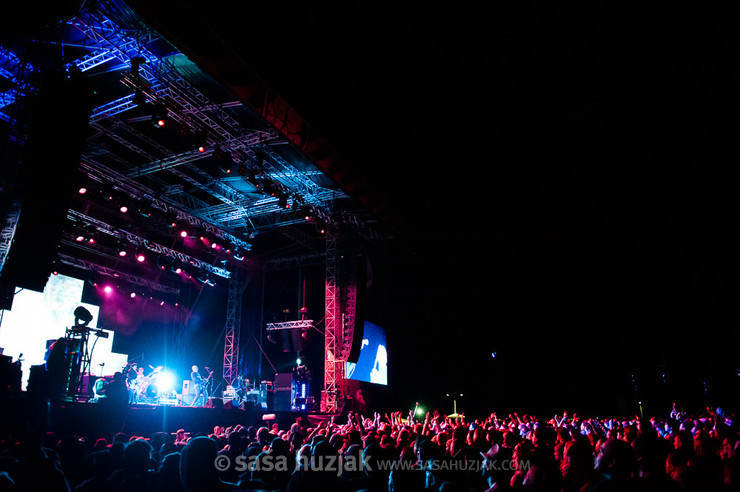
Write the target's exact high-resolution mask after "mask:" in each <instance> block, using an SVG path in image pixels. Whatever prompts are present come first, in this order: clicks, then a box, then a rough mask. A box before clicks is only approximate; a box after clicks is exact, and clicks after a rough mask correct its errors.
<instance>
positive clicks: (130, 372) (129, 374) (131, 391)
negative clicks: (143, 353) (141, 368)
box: [122, 362, 138, 403]
mask: <svg viewBox="0 0 740 492" xmlns="http://www.w3.org/2000/svg"><path fill="white" fill-rule="evenodd" d="M137 369H138V366H137V364H136V362H129V363H127V364H126V366H125V367H124V368H123V371H122V373H123V375H124V376H126V387H127V388H128V402H129V403H136V396H137V388H136V375H137V374H136V373H137Z"/></svg>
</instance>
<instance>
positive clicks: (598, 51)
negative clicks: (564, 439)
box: [213, 2, 740, 411]
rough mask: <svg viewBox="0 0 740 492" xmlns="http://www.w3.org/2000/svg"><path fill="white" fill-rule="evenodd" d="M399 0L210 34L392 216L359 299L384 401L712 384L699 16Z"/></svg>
mask: <svg viewBox="0 0 740 492" xmlns="http://www.w3.org/2000/svg"><path fill="white" fill-rule="evenodd" d="M402 3H403V5H397V4H396V3H394V2H389V3H387V4H378V3H374V4H372V5H363V6H359V5H355V4H351V3H350V4H345V3H342V4H334V3H332V2H323V3H322V2H320V3H319V4H318V5H317V4H315V3H312V4H311V5H310V6H309V5H303V4H299V3H298V2H296V5H293V4H292V3H290V2H289V3H287V4H282V3H281V4H280V5H279V6H278V5H262V6H260V7H250V8H249V9H250V10H249V11H248V12H245V14H244V15H243V16H240V15H236V16H232V17H231V21H229V20H228V19H221V20H219V21H215V20H214V21H213V22H214V23H215V22H219V23H221V24H219V25H222V26H225V29H224V30H223V31H222V32H224V33H225V34H224V36H225V37H229V36H231V35H232V34H233V35H234V36H235V38H234V41H233V43H234V46H237V47H239V48H237V49H241V50H243V51H242V53H244V57H245V59H246V60H247V62H248V63H249V64H250V65H251V66H252V67H253V68H254V69H255V70H257V71H258V72H260V73H263V74H264V76H265V78H266V79H267V80H268V81H269V82H270V84H271V85H272V86H273V87H274V88H275V89H276V90H277V91H278V92H279V93H281V94H282V95H283V96H284V97H285V98H286V99H287V100H288V101H289V102H291V104H293V106H294V107H295V108H296V109H297V110H298V111H299V112H301V114H303V116H304V117H305V118H306V119H307V120H308V121H310V122H311V123H312V124H314V125H315V126H316V127H318V128H319V129H320V130H321V131H322V132H323V133H324V135H326V137H327V138H328V139H329V140H330V141H331V142H332V143H334V145H336V147H337V148H338V149H339V150H340V151H341V152H343V153H344V154H345V155H347V156H348V157H349V158H350V159H352V160H354V161H355V162H356V163H357V165H358V166H361V168H362V169H363V170H364V171H365V172H366V173H367V175H368V176H369V177H370V178H372V179H373V180H375V182H376V183H377V184H378V186H380V187H381V188H382V189H383V190H385V192H386V193H388V195H389V196H391V197H392V198H393V199H394V200H395V202H396V204H397V206H398V207H399V209H400V210H401V211H402V212H403V213H404V214H406V216H407V217H408V219H409V225H408V228H407V229H406V232H408V233H409V236H410V238H411V239H410V240H409V242H408V244H407V245H406V246H408V247H409V249H404V248H399V254H398V255H397V256H396V257H395V259H394V261H395V263H391V264H392V265H394V266H393V267H391V268H388V276H389V278H390V279H391V280H390V281H389V282H388V285H387V286H386V288H387V289H390V293H386V295H387V298H386V299H385V300H386V302H385V303H384V304H383V309H384V311H385V314H386V315H387V316H388V319H389V321H388V324H389V325H390V326H389V327H390V328H391V330H392V333H391V337H392V338H391V340H392V341H393V342H395V344H396V345H395V346H394V347H393V348H394V349H395V351H394V352H395V353H394V354H393V355H394V356H395V357H394V360H393V366H392V367H391V370H392V373H391V374H392V377H393V378H394V379H395V383H396V385H397V387H398V386H400V387H403V388H404V390H403V392H404V393H405V392H406V391H407V389H406V388H408V387H409V386H411V387H413V388H415V390H416V391H417V392H418V396H417V398H428V399H431V398H433V397H434V396H433V395H434V394H439V393H441V392H444V391H460V390H462V389H463V388H465V390H466V391H469V394H471V395H473V396H474V397H475V398H476V399H478V400H480V401H485V402H486V403H487V404H488V403H490V404H494V405H504V406H505V405H506V404H507V403H508V402H509V401H511V400H516V401H520V402H521V404H522V406H525V407H527V406H528V407H529V408H536V409H545V410H548V411H549V409H550V408H558V407H560V406H561V405H566V404H568V403H571V404H573V405H582V407H583V408H592V409H594V411H603V407H599V406H598V405H594V402H595V401H601V402H605V403H606V405H607V406H610V407H612V408H617V407H618V406H619V405H621V407H620V408H625V405H626V404H627V403H626V402H627V401H628V400H629V396H630V394H629V391H628V389H629V384H628V383H629V381H628V378H629V375H630V374H631V373H632V372H631V370H630V368H638V369H636V370H637V371H639V376H638V377H639V378H642V379H644V382H642V383H641V385H642V387H643V395H644V393H645V392H647V390H646V389H645V388H647V387H648V384H649V383H648V381H649V380H651V378H652V380H655V379H656V377H657V376H655V374H656V373H657V372H658V371H661V370H662V369H660V367H661V366H660V364H663V366H664V367H666V368H667V371H668V372H669V376H670V377H671V378H672V380H673V382H674V385H675V386H676V387H679V386H680V387H681V388H682V389H685V390H686V391H687V392H689V393H691V394H692V395H694V396H696V395H699V396H700V394H701V391H700V390H699V389H697V388H698V386H697V385H698V384H699V383H700V381H701V380H703V379H706V378H709V379H710V384H713V385H715V387H716V388H719V385H720V380H721V379H720V378H719V377H718V376H717V374H719V373H720V371H724V372H722V374H724V375H725V376H726V375H727V374H732V373H733V371H736V369H737V367H736V365H737V364H738V358H737V355H736V354H735V347H736V346H737V342H738V335H737V330H736V329H735V326H736V325H737V322H738V314H737V306H738V296H739V295H740V289H739V288H738V287H739V285H738V284H739V277H738V266H739V265H738V261H737V254H736V251H737V249H738V248H737V246H738V233H737V229H736V227H737V226H736V224H737V217H738V210H739V209H738V198H737V194H736V189H737V181H738V173H737V171H736V169H735V161H736V157H737V148H736V143H735V142H736V138H735V130H736V129H737V124H736V118H735V116H734V113H735V112H736V109H737V105H736V102H737V97H736V95H735V89H734V87H736V84H735V82H737V73H736V70H735V68H734V64H733V63H732V61H731V60H733V59H734V58H736V55H737V53H736V49H735V48H734V47H733V46H737V43H736V42H734V41H737V40H736V39H735V34H734V32H733V31H731V30H730V29H728V28H727V26H726V25H725V23H724V18H726V17H725V16H724V15H723V13H722V12H719V11H712V10H710V9H699V8H698V7H695V8H691V7H686V8H685V9H683V10H682V8H681V7H677V6H676V7H670V8H669V7H647V6H645V5H643V4H642V3H641V2H626V3H625V2H620V3H619V4H617V3H614V5H613V6H611V7H608V6H607V3H606V2H602V3H601V7H594V6H591V4H592V3H593V2H590V3H586V2H584V3H583V5H579V3H578V2H571V3H570V4H569V5H567V6H566V5H559V6H558V8H557V9H555V8H552V7H545V6H542V5H539V3H537V2H534V3H528V4H527V6H526V7H524V6H521V5H517V6H514V5H513V4H512V5H507V6H503V5H502V4H500V3H496V2H490V3H485V4H483V3H475V4H473V5H461V4H457V3H455V4H453V3H448V4H444V3H433V4H428V3H416V2H414V3H413V5H412V4H408V3H406V2H402ZM587 5H588V6H587ZM617 5H619V6H617ZM286 6H287V7H286ZM235 19H238V21H237V20H235ZM234 23H238V25H236V24H234ZM237 38H238V40H239V41H237ZM389 311H391V312H392V316H391V315H389V313H388V312H389ZM492 350H497V351H498V353H499V358H498V359H497V360H496V361H491V360H490V352H491V351H492ZM399 352H400V353H399ZM640 368H641V369H640ZM735 384H736V383H735ZM692 385H693V386H692ZM412 392H413V390H412ZM718 393H720V391H719V390H716V391H715V395H713V396H716V397H720V398H721V396H722V395H721V394H718ZM406 397H407V398H412V395H408V396H406ZM471 400H472V398H471ZM470 404H471V405H472V402H471V403H470ZM656 405H657V403H656Z"/></svg>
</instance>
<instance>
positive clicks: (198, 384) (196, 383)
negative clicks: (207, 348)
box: [190, 366, 206, 407]
mask: <svg viewBox="0 0 740 492" xmlns="http://www.w3.org/2000/svg"><path fill="white" fill-rule="evenodd" d="M190 369H191V370H192V372H191V373H190V381H191V382H192V383H193V388H195V397H194V398H193V403H191V404H190V406H191V407H194V406H196V403H198V400H199V399H200V398H201V397H202V398H203V404H205V402H206V399H205V394H204V393H203V389H204V388H203V387H204V385H205V383H204V381H203V376H201V375H200V371H199V370H198V366H193V367H191V368H190Z"/></svg>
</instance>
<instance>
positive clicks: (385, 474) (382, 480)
mask: <svg viewBox="0 0 740 492" xmlns="http://www.w3.org/2000/svg"><path fill="white" fill-rule="evenodd" d="M311 422H312V423H311ZM311 422H309V421H308V420H306V419H305V418H297V419H296V420H295V422H294V423H292V425H290V426H289V427H288V428H283V429H281V428H280V427H279V425H278V424H277V423H272V422H271V421H265V422H264V424H265V425H264V426H262V427H255V426H241V425H236V426H234V427H228V428H222V427H216V428H214V429H213V432H211V433H208V434H206V433H202V434H196V435H190V434H189V433H188V432H186V430H185V429H179V430H177V432H156V433H154V434H151V435H149V436H136V435H127V434H124V433H118V434H115V435H113V436H110V437H109V438H108V437H105V436H78V435H67V434H64V433H60V432H48V433H46V434H45V435H42V436H41V437H39V438H23V439H21V438H18V436H14V435H12V434H6V435H3V436H2V441H1V442H0V492H2V491H37V490H43V491H52V492H54V491H79V492H98V491H114V492H116V491H120V492H160V491H161V492H164V491H167V492H201V491H204V492H205V491H231V490H245V491H263V490H264V491H280V492H302V491H346V492H360V491H367V492H380V491H392V492H396V491H433V492H455V491H461V492H463V491H464V492H468V491H471V492H472V491H475V492H479V491H480V492H483V491H486V492H488V491H512V492H516V491H543V492H605V491H656V492H662V491H690V492H694V491H697V492H698V491H702V492H714V491H717V492H726V491H736V490H740V485H739V484H740V475H739V472H740V469H739V467H738V447H739V445H738V434H737V426H736V423H735V422H734V420H733V416H731V415H727V414H725V413H724V412H722V410H720V409H711V408H708V409H707V410H706V411H704V412H701V413H700V414H697V415H688V414H685V413H682V412H679V411H677V410H676V409H675V407H674V409H673V411H671V412H670V414H667V415H665V416H664V417H661V416H655V417H652V418H641V417H639V416H634V417H632V418H608V419H606V418H603V419H594V418H581V417H580V416H578V415H575V414H573V415H569V414H568V413H563V414H561V415H556V416H553V417H552V418H536V417H534V416H530V415H522V416H520V415H518V414H515V413H514V414H510V415H506V416H500V415H497V414H495V413H492V414H490V415H489V416H487V417H485V418H479V419H466V418H465V417H464V416H462V415H456V416H444V415H440V414H439V413H437V412H436V411H435V412H431V413H426V414H425V415H416V416H415V415H414V414H413V412H409V414H408V415H403V414H402V413H401V412H396V413H391V414H383V415H381V414H379V413H375V414H374V415H372V416H362V415H358V414H353V413H351V412H350V413H348V414H346V415H342V416H341V418H340V417H337V418H334V417H332V418H328V417H327V418H322V419H312V420H311ZM267 460H271V461H269V463H271V464H272V465H273V466H271V467H265V466H262V467H260V466H254V464H255V463H257V464H259V463H263V464H264V463H267V462H268V461H267ZM277 463H283V464H284V465H285V464H287V465H286V466H282V467H280V466H275V464H277ZM317 463H318V464H320V465H321V466H316V464H317ZM351 464H354V465H358V464H359V465H360V466H349V465H351ZM325 465H326V466H325Z"/></svg>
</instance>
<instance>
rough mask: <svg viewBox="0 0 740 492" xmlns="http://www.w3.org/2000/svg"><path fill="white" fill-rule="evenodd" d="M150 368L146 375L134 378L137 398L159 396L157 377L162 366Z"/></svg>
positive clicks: (160, 372)
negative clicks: (150, 370)
mask: <svg viewBox="0 0 740 492" xmlns="http://www.w3.org/2000/svg"><path fill="white" fill-rule="evenodd" d="M149 367H150V368H151V369H152V372H150V373H149V374H148V375H146V376H139V377H137V378H136V379H135V380H134V385H135V387H134V391H135V392H136V393H137V394H138V395H139V398H149V399H152V398H158V397H159V377H160V375H161V374H162V369H163V367H162V366H157V367H152V366H149Z"/></svg>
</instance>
